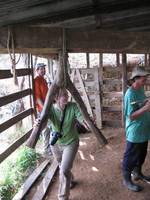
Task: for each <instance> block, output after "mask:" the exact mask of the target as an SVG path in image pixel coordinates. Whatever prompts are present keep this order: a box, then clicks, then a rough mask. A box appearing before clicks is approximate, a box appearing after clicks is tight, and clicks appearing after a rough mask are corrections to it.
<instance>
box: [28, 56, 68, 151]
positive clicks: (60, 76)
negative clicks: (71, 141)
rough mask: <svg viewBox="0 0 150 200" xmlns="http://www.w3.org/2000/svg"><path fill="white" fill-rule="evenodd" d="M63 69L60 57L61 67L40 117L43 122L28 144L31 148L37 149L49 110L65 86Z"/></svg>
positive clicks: (37, 127)
mask: <svg viewBox="0 0 150 200" xmlns="http://www.w3.org/2000/svg"><path fill="white" fill-rule="evenodd" d="M62 69H63V68H62V58H61V57H60V65H59V68H58V71H57V74H56V77H55V80H54V82H53V83H52V84H51V87H50V88H49V89H48V93H47V95H46V99H45V102H44V107H43V110H42V112H41V115H40V121H41V122H40V124H39V126H36V127H35V128H33V131H32V133H31V135H30V137H29V139H28V140H27V142H26V146H28V147H30V148H34V147H35V145H36V143H37V141H38V138H39V136H40V133H41V131H42V127H43V123H44V122H45V121H47V118H48V110H49V109H50V107H51V105H52V104H53V102H54V98H55V94H56V93H57V91H58V89H59V87H60V86H61V85H63V84H64V77H63V76H64V74H63V72H62Z"/></svg>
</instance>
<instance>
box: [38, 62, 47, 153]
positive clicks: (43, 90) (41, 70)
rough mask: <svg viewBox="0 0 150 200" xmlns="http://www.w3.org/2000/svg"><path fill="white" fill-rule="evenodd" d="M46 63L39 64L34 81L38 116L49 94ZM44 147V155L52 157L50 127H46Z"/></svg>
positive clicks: (43, 133)
mask: <svg viewBox="0 0 150 200" xmlns="http://www.w3.org/2000/svg"><path fill="white" fill-rule="evenodd" d="M45 66H46V65H45V64H44V63H38V64H37V66H36V72H37V76H36V77H35V79H34V92H35V103H36V110H37V116H40V113H41V111H42V109H43V105H44V101H45V98H46V94H47V92H48V85H47V82H46V80H45V78H44V76H45V73H46V70H45ZM42 135H43V143H44V144H43V147H44V154H45V155H46V156H47V155H48V156H50V155H51V149H50V145H49V140H50V127H48V126H47V127H46V128H45V129H44V130H43V132H42Z"/></svg>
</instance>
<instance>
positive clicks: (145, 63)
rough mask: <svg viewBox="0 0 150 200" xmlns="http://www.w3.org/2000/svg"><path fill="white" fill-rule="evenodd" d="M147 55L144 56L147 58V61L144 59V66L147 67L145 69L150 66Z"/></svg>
mask: <svg viewBox="0 0 150 200" xmlns="http://www.w3.org/2000/svg"><path fill="white" fill-rule="evenodd" d="M147 55H148V54H147V53H145V54H144V57H145V59H144V65H145V67H147V66H148V59H147Z"/></svg>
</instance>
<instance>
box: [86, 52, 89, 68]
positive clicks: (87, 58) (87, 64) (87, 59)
mask: <svg viewBox="0 0 150 200" xmlns="http://www.w3.org/2000/svg"><path fill="white" fill-rule="evenodd" d="M86 66H87V68H90V56H89V53H86Z"/></svg>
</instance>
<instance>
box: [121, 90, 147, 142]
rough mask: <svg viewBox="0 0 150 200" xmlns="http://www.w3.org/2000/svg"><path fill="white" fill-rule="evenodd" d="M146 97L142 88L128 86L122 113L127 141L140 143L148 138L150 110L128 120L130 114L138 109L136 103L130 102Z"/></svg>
mask: <svg viewBox="0 0 150 200" xmlns="http://www.w3.org/2000/svg"><path fill="white" fill-rule="evenodd" d="M145 98H146V96H145V94H144V89H143V88H141V89H139V90H134V89H133V88H132V87H130V88H128V90H127V92H126V94H125V97H124V115H125V129H126V139H127V141H130V142H134V143H141V142H145V141H148V140H149V139H150V112H145V113H144V114H143V115H141V116H139V117H138V118H137V119H136V120H130V117H129V116H130V115H131V114H132V113H133V112H135V111H136V110H137V109H139V107H138V105H137V104H134V105H132V104H131V102H134V101H142V100H144V99H145Z"/></svg>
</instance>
